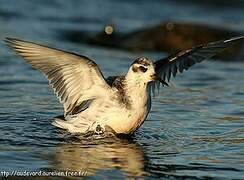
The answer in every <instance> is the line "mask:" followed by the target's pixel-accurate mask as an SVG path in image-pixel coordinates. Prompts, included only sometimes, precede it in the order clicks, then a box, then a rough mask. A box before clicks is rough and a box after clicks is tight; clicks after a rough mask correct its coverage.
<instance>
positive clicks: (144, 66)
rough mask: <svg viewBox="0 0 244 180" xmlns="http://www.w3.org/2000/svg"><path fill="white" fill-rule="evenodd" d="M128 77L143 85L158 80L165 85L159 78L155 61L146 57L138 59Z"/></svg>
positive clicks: (132, 65)
mask: <svg viewBox="0 0 244 180" xmlns="http://www.w3.org/2000/svg"><path fill="white" fill-rule="evenodd" d="M127 76H129V77H130V78H131V79H134V80H136V81H137V82H141V83H143V84H147V83H149V82H151V81H156V80H158V81H160V82H161V83H164V84H165V82H164V81H163V80H162V79H161V78H160V77H158V76H157V74H156V72H155V68H154V64H153V61H152V60H150V59H148V58H145V57H140V58H137V59H136V60H135V61H134V62H133V63H132V64H131V66H130V69H129V71H128V74H127Z"/></svg>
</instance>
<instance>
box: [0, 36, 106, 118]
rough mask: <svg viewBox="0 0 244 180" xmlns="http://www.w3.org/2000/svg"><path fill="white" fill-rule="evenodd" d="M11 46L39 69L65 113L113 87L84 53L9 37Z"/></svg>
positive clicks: (72, 112)
mask: <svg viewBox="0 0 244 180" xmlns="http://www.w3.org/2000/svg"><path fill="white" fill-rule="evenodd" d="M5 41H6V42H7V43H8V45H9V46H10V47H12V48H13V49H14V50H15V51H16V52H18V53H19V54H20V55H21V56H23V57H24V58H25V60H26V61H27V62H29V63H30V64H31V65H32V66H33V67H34V68H36V69H38V70H40V71H41V72H42V73H44V75H45V76H46V77H47V79H48V80H49V83H50V85H51V86H52V88H53V89H54V92H55V93H56V94H57V96H58V98H59V100H60V102H61V103H62V104H63V106H64V114H65V116H66V115H73V114H76V113H77V112H79V111H80V110H81V109H82V108H84V107H85V106H87V104H89V103H90V102H91V101H92V100H93V99H96V98H98V97H100V96H103V95H105V94H106V93H107V92H108V89H109V88H110V87H109V85H108V84H107V83H106V81H105V79H104V77H103V75H102V73H101V71H100V69H99V67H98V66H97V64H96V63H95V62H94V61H92V60H90V59H89V58H87V57H85V56H81V55H78V54H75V53H71V52H66V51H63V50H58V49H54V48H50V47H47V46H43V45H39V44H36V43H32V42H27V41H23V40H18V39H14V38H7V39H6V40H5Z"/></svg>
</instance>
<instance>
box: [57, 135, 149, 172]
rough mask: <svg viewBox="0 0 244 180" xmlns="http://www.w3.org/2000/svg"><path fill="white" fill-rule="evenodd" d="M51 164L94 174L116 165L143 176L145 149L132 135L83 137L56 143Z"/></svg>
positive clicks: (59, 168) (61, 169)
mask: <svg viewBox="0 0 244 180" xmlns="http://www.w3.org/2000/svg"><path fill="white" fill-rule="evenodd" d="M54 156H55V157H54V164H53V167H54V169H55V170H58V171H85V172H86V175H88V176H89V175H94V174H96V173H97V172H98V171H100V170H106V169H116V170H120V171H122V173H125V174H126V175H128V176H133V177H135V176H137V177H138V176H143V175H145V174H146V173H145V171H144V161H145V158H144V152H143V151H142V148H141V147H140V145H139V144H137V143H136V142H133V140H131V139H118V138H116V137H113V138H105V139H102V140H101V139H99V140H95V141H94V140H92V141H90V140H82V141H79V142H77V143H72V144H70V143H67V144H65V145H62V146H60V147H57V149H56V152H55V155H54Z"/></svg>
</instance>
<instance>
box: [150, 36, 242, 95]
mask: <svg viewBox="0 0 244 180" xmlns="http://www.w3.org/2000/svg"><path fill="white" fill-rule="evenodd" d="M241 40H244V36H240V37H236V38H231V39H227V40H222V41H216V42H212V43H208V44H203V45H199V46H196V47H193V48H191V49H187V50H181V51H179V52H177V53H175V54H173V55H170V56H168V57H166V58H163V59H160V60H158V61H156V62H154V66H155V71H156V74H157V75H158V76H159V77H161V78H162V80H164V81H168V82H169V80H170V78H171V77H172V76H174V77H175V76H176V74H177V73H182V72H183V71H184V70H188V68H190V67H191V66H193V65H194V64H196V63H200V62H202V61H203V60H205V59H208V58H211V57H213V56H214V55H215V54H217V53H218V52H220V51H222V50H224V49H225V48H227V47H228V46H230V45H232V44H234V43H236V42H239V41H241ZM159 84H160V83H159V82H153V84H152V90H153V92H154V91H155V86H157V87H159Z"/></svg>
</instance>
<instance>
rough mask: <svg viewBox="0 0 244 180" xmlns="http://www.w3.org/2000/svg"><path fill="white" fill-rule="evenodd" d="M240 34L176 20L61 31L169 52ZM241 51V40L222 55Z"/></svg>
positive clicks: (76, 37)
mask: <svg viewBox="0 0 244 180" xmlns="http://www.w3.org/2000/svg"><path fill="white" fill-rule="evenodd" d="M239 35H241V33H240V32H237V31H233V30H230V29H227V28H223V27H217V26H215V27H213V26H209V25H202V24H201V25H200V24H191V23H175V22H167V23H162V24H159V25H156V26H152V27H146V28H143V29H139V30H136V31H133V32H130V33H119V32H117V31H115V28H114V26H112V25H107V26H105V28H104V30H103V31H102V32H100V33H97V34H94V33H89V32H79V31H77V30H76V31H73V30H65V31H62V32H61V37H63V38H65V40H69V41H72V42H78V43H80V42H83V43H88V44H93V45H98V46H107V47H111V48H120V49H125V50H129V51H156V52H157V51H163V52H168V53H173V52H175V51H178V50H179V49H188V48H191V47H193V46H197V45H199V44H205V43H209V42H213V41H218V40H223V39H228V38H231V37H235V36H239ZM240 53H241V44H240V43H239V44H235V45H234V46H232V47H230V48H228V49H226V50H225V51H223V52H222V53H221V54H220V57H221V59H223V58H225V59H227V58H228V57H231V58H232V59H233V58H235V57H236V58H235V59H238V57H240ZM239 59H240V58H239Z"/></svg>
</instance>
